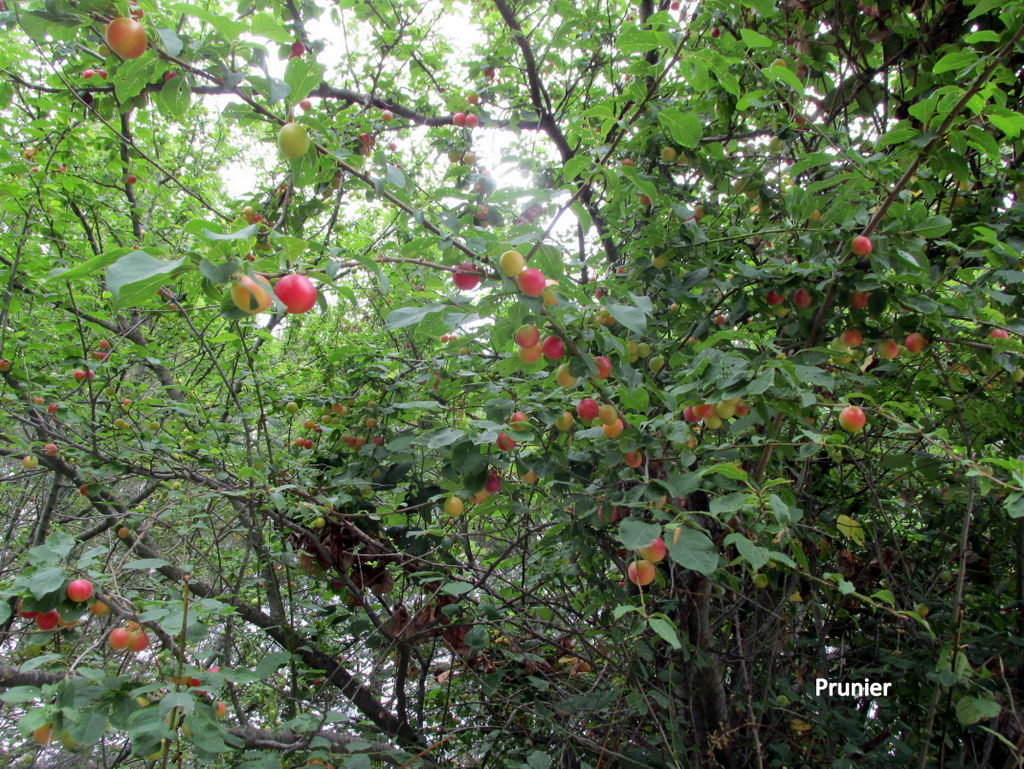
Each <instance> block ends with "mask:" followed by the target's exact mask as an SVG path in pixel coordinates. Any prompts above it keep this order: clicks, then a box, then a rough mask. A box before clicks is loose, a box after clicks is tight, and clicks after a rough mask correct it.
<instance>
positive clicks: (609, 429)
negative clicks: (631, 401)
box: [601, 419, 624, 438]
mask: <svg viewBox="0 0 1024 769" xmlns="http://www.w3.org/2000/svg"><path fill="white" fill-rule="evenodd" d="M623 427H624V425H623V424H622V420H621V419H616V420H615V421H614V422H612V423H611V424H610V425H602V426H601V429H602V430H603V431H604V434H605V436H606V437H608V438H618V437H619V434H620V433H621V432H622V429H623Z"/></svg>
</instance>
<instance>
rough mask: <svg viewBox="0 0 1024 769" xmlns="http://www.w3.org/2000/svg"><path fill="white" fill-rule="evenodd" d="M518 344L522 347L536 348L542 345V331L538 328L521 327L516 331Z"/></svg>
mask: <svg viewBox="0 0 1024 769" xmlns="http://www.w3.org/2000/svg"><path fill="white" fill-rule="evenodd" d="M516 344H517V345H519V346H520V347H535V346H536V345H538V344H540V331H538V330H537V327H536V326H531V325H524V326H520V327H519V330H518V331H516Z"/></svg>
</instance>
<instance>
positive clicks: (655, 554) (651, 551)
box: [636, 537, 668, 563]
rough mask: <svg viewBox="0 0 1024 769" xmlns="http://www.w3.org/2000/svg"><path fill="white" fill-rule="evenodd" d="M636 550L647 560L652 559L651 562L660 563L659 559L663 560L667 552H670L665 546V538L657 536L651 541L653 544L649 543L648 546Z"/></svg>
mask: <svg viewBox="0 0 1024 769" xmlns="http://www.w3.org/2000/svg"><path fill="white" fill-rule="evenodd" d="M636 552H637V554H638V555H639V556H640V557H641V558H643V559H644V560H645V561H650V562H651V563H658V562H659V561H663V560H664V559H665V554H666V553H667V552H668V549H667V548H666V547H665V540H664V539H662V538H661V537H655V538H654V539H653V540H652V541H651V544H649V545H648V546H647V547H641V548H640V549H639V550H637V551H636Z"/></svg>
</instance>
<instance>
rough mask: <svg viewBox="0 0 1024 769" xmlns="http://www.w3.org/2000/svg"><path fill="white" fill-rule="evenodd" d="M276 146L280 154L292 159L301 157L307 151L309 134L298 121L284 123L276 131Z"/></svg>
mask: <svg viewBox="0 0 1024 769" xmlns="http://www.w3.org/2000/svg"><path fill="white" fill-rule="evenodd" d="M277 146H278V149H280V150H281V154H282V155H284V156H285V157H287V158H291V159H292V160H294V159H296V158H301V157H302V156H303V155H305V154H306V153H307V152H308V151H309V134H308V133H306V127H305V126H301V125H299V124H298V123H285V124H284V125H283V126H281V130H280V131H278V132H277Z"/></svg>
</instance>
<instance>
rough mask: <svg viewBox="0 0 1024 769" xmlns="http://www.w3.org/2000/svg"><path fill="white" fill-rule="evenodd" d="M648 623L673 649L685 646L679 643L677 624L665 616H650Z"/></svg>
mask: <svg viewBox="0 0 1024 769" xmlns="http://www.w3.org/2000/svg"><path fill="white" fill-rule="evenodd" d="M647 624H648V625H649V626H650V628H651V630H653V631H654V632H655V633H657V634H658V635H659V636H661V637H662V639H664V640H665V642H666V643H668V645H669V646H671V647H672V648H673V649H682V648H683V645H682V644H681V643H679V636H678V635H677V634H676V629H675V626H674V625H673V624H672V623H671V622H670V621H669V620H667V619H665V618H663V617H649V618H648V619H647Z"/></svg>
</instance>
